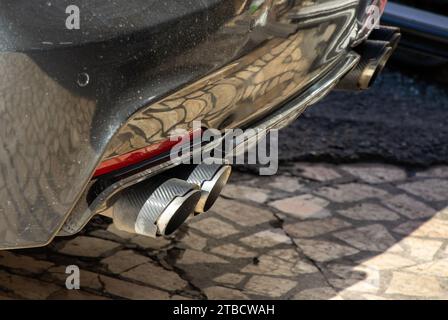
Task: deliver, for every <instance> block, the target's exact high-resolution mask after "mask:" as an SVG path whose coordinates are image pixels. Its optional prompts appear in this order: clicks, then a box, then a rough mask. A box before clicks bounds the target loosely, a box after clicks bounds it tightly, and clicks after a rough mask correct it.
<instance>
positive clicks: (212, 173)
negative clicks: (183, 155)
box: [169, 161, 232, 215]
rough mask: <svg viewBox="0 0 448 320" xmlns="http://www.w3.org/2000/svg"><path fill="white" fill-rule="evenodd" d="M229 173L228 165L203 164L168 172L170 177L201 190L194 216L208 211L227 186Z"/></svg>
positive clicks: (230, 171)
mask: <svg viewBox="0 0 448 320" xmlns="http://www.w3.org/2000/svg"><path fill="white" fill-rule="evenodd" d="M217 162H219V161H217ZM231 173H232V167H231V166H230V165H227V164H205V163H202V164H199V165H179V166H178V167H176V168H175V169H173V170H172V171H171V172H169V174H170V176H173V177H176V178H180V179H183V180H185V181H186V182H188V183H191V184H194V185H197V186H198V187H199V189H200V190H201V198H200V200H199V201H198V203H197V205H196V208H195V210H194V211H195V214H196V215H197V214H201V213H204V212H207V211H208V210H210V208H211V207H212V206H213V204H214V203H215V202H216V200H217V199H218V197H219V195H220V194H221V191H222V189H223V188H224V186H225V185H226V184H227V181H228V180H229V177H230V174H231Z"/></svg>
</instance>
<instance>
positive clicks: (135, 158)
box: [93, 130, 202, 178]
mask: <svg viewBox="0 0 448 320" xmlns="http://www.w3.org/2000/svg"><path fill="white" fill-rule="evenodd" d="M201 133H202V130H198V131H196V133H195V132H193V131H191V132H190V133H189V134H188V135H189V136H190V139H194V138H195V137H197V136H198V135H200V134H201ZM183 138H184V137H179V138H177V139H173V140H171V139H167V140H165V141H162V142H160V143H155V144H153V145H150V146H147V147H144V148H141V149H137V150H134V151H132V152H129V153H125V154H121V155H119V156H116V157H113V158H110V159H107V160H104V161H103V162H101V163H100V165H99V166H98V167H97V168H96V170H95V173H94V175H93V177H94V178H97V177H99V176H102V175H105V174H108V173H111V172H114V171H117V170H120V169H123V168H126V167H128V166H131V165H134V164H137V163H140V162H142V161H145V160H148V159H151V158H154V157H156V156H158V155H161V154H163V153H165V152H168V151H170V150H171V149H172V148H173V147H174V146H175V145H176V144H178V143H179V142H180V141H182V139H183Z"/></svg>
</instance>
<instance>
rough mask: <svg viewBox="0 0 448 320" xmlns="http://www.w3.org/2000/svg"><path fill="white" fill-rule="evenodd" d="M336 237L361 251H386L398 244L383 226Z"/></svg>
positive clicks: (349, 231)
mask: <svg viewBox="0 0 448 320" xmlns="http://www.w3.org/2000/svg"><path fill="white" fill-rule="evenodd" d="M334 236H335V237H336V238H338V239H340V240H342V241H344V242H346V243H348V244H350V245H351V246H353V247H355V248H357V249H359V250H366V251H379V252H382V251H386V250H388V249H390V248H391V247H393V246H394V245H395V244H396V243H397V240H396V239H395V238H394V237H393V236H392V235H391V234H390V233H389V232H388V230H387V229H386V228H385V227H384V226H383V225H381V224H374V225H370V226H366V227H361V228H356V229H352V230H347V231H342V232H338V233H335V234H334Z"/></svg>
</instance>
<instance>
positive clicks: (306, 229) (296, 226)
mask: <svg viewBox="0 0 448 320" xmlns="http://www.w3.org/2000/svg"><path fill="white" fill-rule="evenodd" d="M350 226H351V224H350V223H348V222H345V221H343V220H340V219H337V218H327V219H322V220H312V221H302V222H297V223H291V224H286V225H284V227H283V228H284V229H285V231H286V233H287V234H288V235H290V236H291V237H294V238H313V237H317V236H320V235H323V234H327V233H330V232H333V231H336V230H340V229H344V228H348V227H350Z"/></svg>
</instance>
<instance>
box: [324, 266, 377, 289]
mask: <svg viewBox="0 0 448 320" xmlns="http://www.w3.org/2000/svg"><path fill="white" fill-rule="evenodd" d="M328 269H329V270H330V271H331V272H332V273H334V274H336V275H337V278H330V279H329V280H328V281H329V282H330V283H331V285H332V286H334V287H336V288H339V289H340V290H341V291H340V294H341V295H342V294H343V293H344V292H358V293H361V292H362V293H377V292H378V291H379V290H380V288H381V272H380V271H379V270H378V269H376V268H374V267H369V266H365V265H338V264H332V265H330V266H328Z"/></svg>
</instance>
